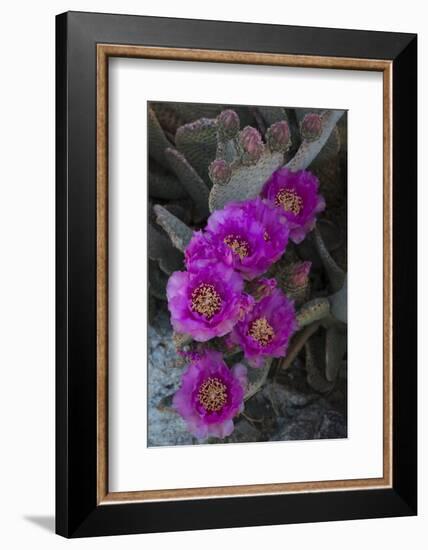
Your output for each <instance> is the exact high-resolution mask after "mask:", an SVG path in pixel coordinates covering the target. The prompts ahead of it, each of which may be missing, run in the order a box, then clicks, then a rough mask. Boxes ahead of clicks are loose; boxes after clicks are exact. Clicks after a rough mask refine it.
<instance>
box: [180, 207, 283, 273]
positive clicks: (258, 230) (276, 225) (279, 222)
mask: <svg viewBox="0 0 428 550" xmlns="http://www.w3.org/2000/svg"><path fill="white" fill-rule="evenodd" d="M288 234H289V227H288V222H287V218H286V217H285V216H283V215H280V216H279V215H278V210H277V209H276V208H274V207H273V206H272V205H270V204H268V203H267V202H265V201H263V200H261V199H260V197H256V198H255V199H250V200H247V201H243V202H239V203H229V204H227V205H226V206H225V207H224V208H223V209H222V210H217V211H215V212H214V213H213V214H211V216H210V217H209V219H208V222H207V227H206V235H205V243H209V244H208V248H209V249H210V252H209V254H214V255H216V256H217V257H218V258H219V259H221V260H222V261H223V262H225V263H226V264H228V265H232V266H233V267H234V269H236V270H237V271H239V272H240V273H242V275H243V277H244V278H245V279H247V280H251V279H254V278H255V277H258V276H259V275H262V274H263V273H265V272H266V271H267V270H268V269H269V267H270V266H271V265H272V264H273V263H274V262H276V261H277V260H278V259H279V258H280V257H281V256H282V254H283V253H284V251H285V249H286V246H287V242H288ZM192 240H193V239H192ZM190 244H192V243H190ZM189 246H190V245H189ZM197 248H199V246H197V243H195V244H194V245H192V253H191V254H190V253H189V258H192V259H193V260H195V261H196V260H197V259H198V257H199V256H200V253H199V254H195V253H194V251H196V249H197ZM205 254H208V252H207V251H205Z"/></svg>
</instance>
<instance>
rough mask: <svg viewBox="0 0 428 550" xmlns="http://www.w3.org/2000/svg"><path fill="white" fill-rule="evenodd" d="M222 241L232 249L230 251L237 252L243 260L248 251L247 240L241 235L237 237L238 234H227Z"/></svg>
mask: <svg viewBox="0 0 428 550" xmlns="http://www.w3.org/2000/svg"><path fill="white" fill-rule="evenodd" d="M223 242H224V244H227V246H228V247H229V248H231V249H232V252H233V253H234V254H237V255H238V256H239V257H240V258H241V260H243V259H244V258H245V257H246V256H248V255H249V253H250V247H249V245H248V242H247V241H246V240H245V239H243V238H242V237H239V235H232V234H230V235H227V236H226V237H225V238H224V239H223Z"/></svg>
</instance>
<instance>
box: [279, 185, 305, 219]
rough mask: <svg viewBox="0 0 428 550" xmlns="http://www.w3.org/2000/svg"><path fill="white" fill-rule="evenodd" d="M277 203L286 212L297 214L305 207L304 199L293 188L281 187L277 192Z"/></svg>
mask: <svg viewBox="0 0 428 550" xmlns="http://www.w3.org/2000/svg"><path fill="white" fill-rule="evenodd" d="M275 205H276V206H282V207H283V208H284V210H285V211H286V212H292V213H293V214H294V215H295V216H297V214H299V213H300V211H301V210H302V208H303V200H302V197H301V196H300V195H298V194H297V193H296V191H294V190H293V189H281V190H280V191H278V193H277V194H276V197H275Z"/></svg>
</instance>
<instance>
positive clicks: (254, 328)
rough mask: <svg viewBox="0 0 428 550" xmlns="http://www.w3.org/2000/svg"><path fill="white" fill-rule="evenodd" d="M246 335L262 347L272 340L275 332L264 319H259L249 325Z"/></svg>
mask: <svg viewBox="0 0 428 550" xmlns="http://www.w3.org/2000/svg"><path fill="white" fill-rule="evenodd" d="M248 334H249V335H250V336H251V337H252V338H254V340H256V342H258V343H259V344H260V345H261V346H263V347H264V346H267V345H268V344H269V343H270V342H271V341H272V340H273V338H274V336H275V331H274V330H273V328H272V327H271V326H270V324H269V323H268V320H267V319H266V317H259V318H258V319H256V320H255V321H253V322H252V323H251V326H250V329H249V331H248Z"/></svg>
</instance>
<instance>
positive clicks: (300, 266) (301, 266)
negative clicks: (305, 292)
mask: <svg viewBox="0 0 428 550" xmlns="http://www.w3.org/2000/svg"><path fill="white" fill-rule="evenodd" d="M311 266H312V262H298V263H296V264H294V265H293V266H292V267H291V270H290V275H289V277H290V278H289V283H290V286H291V287H293V288H300V287H302V286H305V285H307V284H308V280H309V273H310V271H311Z"/></svg>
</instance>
